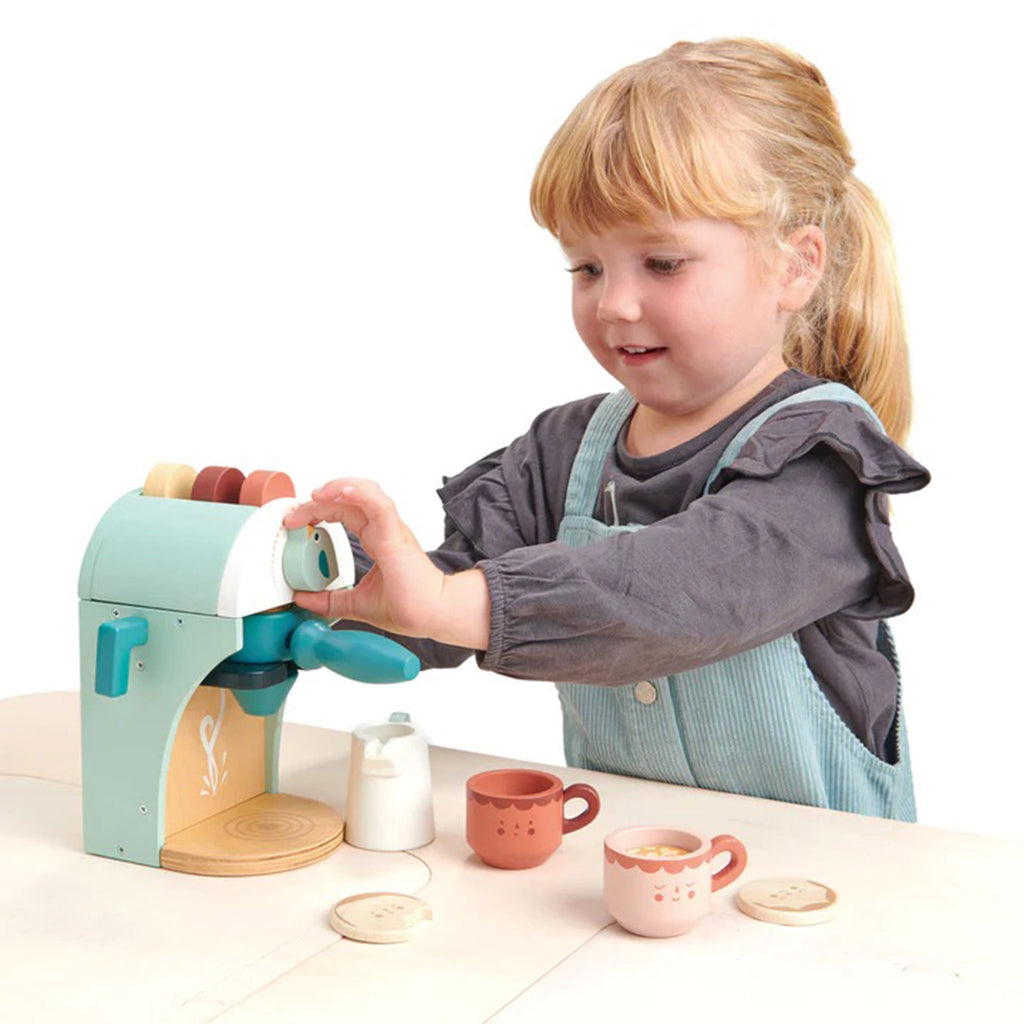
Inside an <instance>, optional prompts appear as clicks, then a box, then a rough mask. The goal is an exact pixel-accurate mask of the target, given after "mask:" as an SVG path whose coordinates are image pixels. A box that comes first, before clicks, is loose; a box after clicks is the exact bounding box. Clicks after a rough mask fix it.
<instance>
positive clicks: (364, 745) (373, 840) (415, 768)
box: [345, 712, 434, 850]
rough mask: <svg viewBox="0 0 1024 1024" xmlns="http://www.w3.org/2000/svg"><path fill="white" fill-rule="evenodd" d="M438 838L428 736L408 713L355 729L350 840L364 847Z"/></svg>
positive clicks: (412, 845) (408, 845) (404, 846)
mask: <svg viewBox="0 0 1024 1024" xmlns="http://www.w3.org/2000/svg"><path fill="white" fill-rule="evenodd" d="M433 838H434V799H433V791H432V789H431V784H430V757H429V753H428V750H427V741H426V738H425V737H424V736H423V734H422V733H421V732H419V730H418V729H416V727H415V726H413V725H412V724H411V723H410V722H409V716H408V715H406V714H404V713H402V712H396V713H395V714H393V715H392V716H391V718H390V720H389V721H388V722H386V723H384V724H382V725H363V726H359V727H358V728H356V729H354V730H353V732H352V748H351V753H350V755H349V766H348V800H347V804H346V808H345V840H346V842H348V843H350V844H351V845H352V846H358V847H361V848H362V849H364V850H414V849H416V847H418V846H426V844H427V843H429V842H431V841H432V840H433Z"/></svg>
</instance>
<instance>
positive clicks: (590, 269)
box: [565, 263, 601, 277]
mask: <svg viewBox="0 0 1024 1024" xmlns="http://www.w3.org/2000/svg"><path fill="white" fill-rule="evenodd" d="M565 269H566V270H568V271H569V273H570V274H579V275H581V276H582V277H597V276H598V275H599V274H600V273H601V268H600V267H599V266H598V265H597V264H596V263H577V264H575V266H572V267H566V268H565Z"/></svg>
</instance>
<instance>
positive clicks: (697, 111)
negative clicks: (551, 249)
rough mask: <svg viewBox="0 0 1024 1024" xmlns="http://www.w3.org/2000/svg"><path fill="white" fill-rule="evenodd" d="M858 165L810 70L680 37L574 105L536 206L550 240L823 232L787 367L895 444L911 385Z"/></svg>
mask: <svg viewBox="0 0 1024 1024" xmlns="http://www.w3.org/2000/svg"><path fill="white" fill-rule="evenodd" d="M853 166H854V161H853V157H852V156H851V155H850V143H849V140H848V139H847V137H846V134H845V132H844V131H843V128H842V125H841V124H840V122H839V114H838V110H837V109H836V104H835V101H834V100H833V98H832V94H831V92H829V89H828V86H827V85H826V83H825V79H824V78H823V77H822V75H821V73H820V72H819V71H818V69H817V68H816V67H814V65H813V64H811V63H810V62H808V61H806V60H804V59H803V58H802V57H799V56H798V55H796V54H794V53H791V52H789V51H788V50H785V49H783V48H782V47H780V46H776V45H774V44H771V43H765V42H761V41H759V40H755V39H715V40H710V41H708V42H705V43H685V42H681V43H676V44H675V45H674V46H672V47H670V48H669V49H667V50H666V51H665V52H664V53H661V54H659V55H658V56H656V57H652V58H650V59H649V60H645V61H641V62H640V63H638V64H633V65H631V66H629V67H626V68H623V69H622V70H621V71H619V72H617V73H616V74H614V75H612V76H611V77H610V78H608V79H607V80H606V81H604V82H602V83H601V84H600V85H598V86H597V87H596V88H595V89H593V90H592V91H591V92H590V94H589V95H587V96H586V97H585V98H584V99H583V100H582V101H581V102H580V103H579V104H578V105H577V107H576V109H575V110H573V112H572V113H571V114H570V115H569V117H568V118H567V120H566V121H565V123H564V124H563V125H562V126H561V128H559V129H558V131H557V132H556V133H555V135H554V137H553V138H552V140H551V142H550V143H549V144H548V147H547V149H546V150H545V152H544V155H543V157H542V158H541V161H540V164H539V166H538V167H537V171H536V174H535V175H534V179H533V185H532V188H531V190H530V207H531V209H532V211H533V216H534V218H535V219H536V220H537V222H538V223H539V224H540V225H541V226H543V227H545V228H547V229H548V230H549V231H551V232H552V233H553V234H554V235H556V236H558V235H559V234H561V233H563V232H570V233H571V232H572V231H574V230H576V231H579V230H584V231H587V232H594V231H600V230H603V229H605V228H608V227H611V226H612V225H614V224H616V223H618V222H621V221H623V220H631V221H638V222H641V223H644V222H649V221H650V220H651V219H652V217H653V216H655V215H659V214H666V215H668V216H670V217H672V218H673V219H689V218H695V217H709V218H714V219H723V220H729V221H733V222H734V223H736V224H738V225H739V226H741V227H743V228H745V229H747V230H748V231H749V232H750V233H751V234H752V236H754V237H755V238H756V239H757V240H759V241H760V242H762V243H763V242H767V241H769V240H770V241H771V242H772V243H773V244H775V245H777V246H779V247H780V248H782V249H783V250H788V249H789V247H788V246H787V244H786V241H785V240H786V239H788V238H789V237H790V235H791V234H792V232H793V231H795V230H796V229H797V228H799V227H801V226H803V225H807V224H814V225H817V226H818V227H820V228H821V229H822V231H823V232H824V235H825V240H826V253H827V255H826V266H825V270H824V273H823V274H822V277H821V280H820V282H819V284H818V287H817V288H816V289H815V293H814V295H813V296H812V298H811V299H810V300H809V301H808V303H807V304H806V305H805V306H804V308H803V309H802V310H801V311H800V312H799V313H798V314H795V315H793V316H792V318H791V319H790V322H789V326H788V328H787V333H786V337H785V342H784V355H785V358H786V361H787V363H788V364H789V365H790V366H795V367H797V368H798V369H801V370H803V371H804V372H805V373H809V374H812V375H814V376H818V377H825V378H828V379H831V380H837V381H841V382H842V383H844V384H848V385H849V386H850V387H852V388H854V389H855V390H856V391H857V392H859V393H860V394H861V395H862V396H863V397H864V398H865V399H866V400H867V401H868V402H870V403H871V405H872V406H873V407H874V409H875V411H876V412H877V413H878V415H879V418H880V419H881V420H882V422H883V424H884V425H885V428H886V430H887V431H888V433H889V435H890V436H891V437H892V438H893V439H894V440H896V441H897V442H900V443H902V442H903V441H904V440H905V438H906V434H907V430H908V428H909V425H910V406H911V399H910V374H909V366H908V355H907V345H906V335H905V329H904V323H903V311H902V304H901V302H900V295H899V287H898V285H897V280H896V267H895V258H894V254H893V246H892V238H891V234H890V231H889V226H888V223H887V221H886V218H885V214H884V213H883V211H882V208H881V206H880V204H879V202H878V200H877V199H876V198H875V196H874V195H873V194H872V192H871V191H870V190H869V189H868V188H867V187H866V186H865V185H864V184H863V183H862V182H860V181H859V180H858V179H857V178H856V177H854V175H853V174H852V173H851V171H852V168H853ZM792 255H794V256H795V255H796V254H795V253H794V254H792Z"/></svg>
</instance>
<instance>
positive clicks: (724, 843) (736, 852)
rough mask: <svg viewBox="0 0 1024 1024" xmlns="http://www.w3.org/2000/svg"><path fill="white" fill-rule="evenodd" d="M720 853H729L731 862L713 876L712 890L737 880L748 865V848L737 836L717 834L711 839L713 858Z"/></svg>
mask: <svg viewBox="0 0 1024 1024" xmlns="http://www.w3.org/2000/svg"><path fill="white" fill-rule="evenodd" d="M720 853H728V854H729V863H728V864H726V865H725V867H724V868H722V869H721V870H720V871H716V872H715V873H714V874H713V875H712V876H711V891H712V892H717V891H718V890H719V889H721V888H723V886H726V885H728V884H729V883H730V882H733V881H735V880H736V879H737V878H739V876H740V875H741V874H742V873H743V869H744V868H745V867H746V866H747V848H746V847H745V846H744V845H743V844H742V843H741V842H740V841H739V840H738V839H737V838H736V837H735V836H724V835H723V836H715V838H714V839H712V840H711V857H712V859H714V858H715V857H717V856H718V854H720Z"/></svg>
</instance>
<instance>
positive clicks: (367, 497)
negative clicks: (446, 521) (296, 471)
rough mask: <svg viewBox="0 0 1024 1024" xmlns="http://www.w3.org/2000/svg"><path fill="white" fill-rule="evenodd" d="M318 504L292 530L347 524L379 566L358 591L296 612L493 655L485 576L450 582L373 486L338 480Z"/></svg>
mask: <svg viewBox="0 0 1024 1024" xmlns="http://www.w3.org/2000/svg"><path fill="white" fill-rule="evenodd" d="M312 497H313V500H312V501H309V502H307V503H306V504H305V505H302V506H300V507H299V508H297V509H296V510H295V511H294V512H291V513H290V514H289V515H287V516H286V517H285V519H284V525H285V527H286V528H288V529H290V530H294V529H298V528H300V527H302V526H308V525H312V524H314V523H319V522H335V523H341V524H342V525H344V526H345V528H346V529H348V530H351V531H352V532H353V533H355V534H356V536H357V537H358V538H359V543H360V544H361V545H362V547H363V550H364V551H365V552H366V553H367V555H368V556H369V557H370V558H371V559H372V560H373V563H374V564H373V567H372V568H371V569H370V570H369V572H367V573H366V575H365V576H363V578H362V579H361V580H360V581H359V583H358V584H356V586H355V587H352V588H350V589H347V590H331V591H324V592H321V593H307V592H298V593H296V595H295V603H296V604H297V605H299V606H300V607H302V608H306V609H308V610H309V611H312V612H314V613H315V614H317V615H323V616H324V617H325V618H332V619H351V620H354V621H357V622H366V623H368V624H370V625H372V626H376V627H377V628H379V629H383V630H386V631H387V632H389V633H394V634H395V635H398V636H410V637H424V638H427V639H430V640H434V641H436V642H438V643H443V644H451V645H454V646H457V647H463V648H469V649H470V650H478V651H485V650H487V647H488V644H489V639H490V598H489V594H488V589H487V582H486V580H485V578H484V574H483V572H482V571H481V570H479V569H469V570H466V571H464V572H457V573H454V574H451V575H446V574H445V573H443V572H442V571H441V570H440V569H438V568H437V566H435V565H434V563H433V562H431V560H430V559H429V558H428V557H427V555H426V553H425V552H424V551H423V549H422V548H421V547H420V545H419V543H418V542H417V540H416V538H415V537H414V536H413V534H412V531H411V530H410V529H409V527H408V526H406V524H405V523H404V522H403V521H402V519H401V517H400V516H399V515H398V511H397V509H396V508H395V505H394V502H393V501H392V500H391V499H390V498H389V497H388V496H387V495H386V494H384V492H383V491H382V490H381V489H380V487H379V486H378V485H377V484H375V483H373V482H372V481H369V480H356V479H352V478H343V479H339V480H332V481H331V482H330V483H328V484H326V485H324V486H323V487H320V488H318V489H317V490H315V491H314V492H313V496H312Z"/></svg>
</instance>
